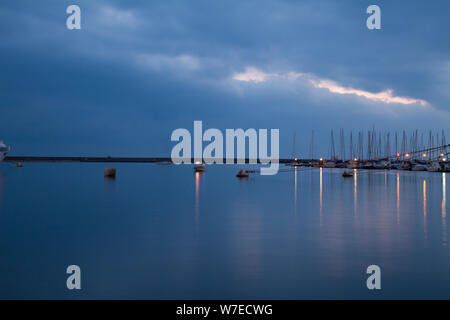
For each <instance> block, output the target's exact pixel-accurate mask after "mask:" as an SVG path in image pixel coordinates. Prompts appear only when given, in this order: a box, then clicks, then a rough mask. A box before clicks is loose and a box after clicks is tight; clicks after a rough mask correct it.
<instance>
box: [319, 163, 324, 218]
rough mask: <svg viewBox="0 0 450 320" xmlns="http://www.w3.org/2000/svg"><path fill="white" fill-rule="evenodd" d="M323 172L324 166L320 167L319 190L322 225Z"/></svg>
mask: <svg viewBox="0 0 450 320" xmlns="http://www.w3.org/2000/svg"><path fill="white" fill-rule="evenodd" d="M322 172H323V168H322V167H321V168H320V192H319V199H320V211H319V216H320V225H321V226H322V204H323V203H322V201H323V192H322Z"/></svg>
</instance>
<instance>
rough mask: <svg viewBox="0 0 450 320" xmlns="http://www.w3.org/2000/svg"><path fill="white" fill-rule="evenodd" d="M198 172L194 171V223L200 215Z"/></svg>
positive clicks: (196, 222)
mask: <svg viewBox="0 0 450 320" xmlns="http://www.w3.org/2000/svg"><path fill="white" fill-rule="evenodd" d="M200 174H201V173H200V172H195V224H196V225H198V219H199V217H200Z"/></svg>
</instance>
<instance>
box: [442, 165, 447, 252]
mask: <svg viewBox="0 0 450 320" xmlns="http://www.w3.org/2000/svg"><path fill="white" fill-rule="evenodd" d="M445 179H446V176H445V172H443V173H442V203H441V210H442V214H441V217H442V244H443V245H444V246H445V245H447V221H446V219H445V218H446V213H445V210H446V208H445V202H446V181H445Z"/></svg>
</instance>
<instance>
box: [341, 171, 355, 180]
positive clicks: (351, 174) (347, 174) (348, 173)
mask: <svg viewBox="0 0 450 320" xmlns="http://www.w3.org/2000/svg"><path fill="white" fill-rule="evenodd" d="M342 176H343V177H344V178H349V177H353V172H351V171H349V170H345V171H344V173H343V174H342Z"/></svg>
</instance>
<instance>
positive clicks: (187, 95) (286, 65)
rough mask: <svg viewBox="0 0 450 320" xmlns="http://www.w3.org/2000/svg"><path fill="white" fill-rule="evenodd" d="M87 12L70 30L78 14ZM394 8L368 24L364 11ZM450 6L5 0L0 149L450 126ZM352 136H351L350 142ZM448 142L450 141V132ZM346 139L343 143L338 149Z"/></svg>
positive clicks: (324, 137) (0, 5)
mask: <svg viewBox="0 0 450 320" xmlns="http://www.w3.org/2000/svg"><path fill="white" fill-rule="evenodd" d="M72 4H76V5H78V6H79V7H80V8H81V30H68V29H67V27H66V19H67V17H68V14H66V8H67V7H68V6H69V5H72ZM371 4H376V5H378V6H379V7H380V8H381V29H380V30H369V29H368V28H367V27H366V19H367V18H368V17H369V15H368V14H367V13H366V8H367V7H368V6H369V5H371ZM449 12H450V2H449V1H438V0H436V1H433V2H429V1H406V0H396V1H382V0H371V1H363V0H349V1H328V0H321V1H317V0H316V1H313V0H311V1H292V0H276V1H275V0H274V1H268V0H250V1H242V0H240V1H232V0H231V1H207V0H195V1H172V0H165V1H143V0H135V1H133V0H129V1H117V0H110V1H105V0H95V1H94V0H88V1H85V0H71V1H62V0H41V1H33V0H17V1H12V0H4V1H1V2H0V39H1V40H0V117H1V119H2V121H1V124H0V140H5V142H6V143H7V144H8V145H11V146H12V149H13V151H12V152H11V155H48V156H59V155H60V156H67V155H73V156H80V155H85V156H88V155H92V156H106V155H110V156H169V155H170V150H171V148H172V147H173V146H174V145H175V143H174V142H171V141H170V135H171V133H172V131H173V130H175V129H177V128H186V129H188V130H190V131H192V130H193V121H194V120H201V121H203V127H204V130H206V129H207V128H218V129H220V130H223V132H224V131H225V129H227V128H243V129H248V128H255V129H259V128H266V129H272V128H276V129H280V155H281V156H290V155H291V154H292V149H293V146H292V141H293V134H294V133H296V151H297V156H299V157H308V156H309V144H310V140H311V132H312V130H314V132H315V150H316V154H317V155H319V154H326V152H327V150H329V147H330V138H329V137H330V130H331V129H333V130H334V134H335V137H337V136H338V133H339V130H340V128H343V129H344V132H345V134H346V136H347V137H348V135H349V133H350V131H353V133H354V134H355V133H356V132H358V131H359V130H363V131H364V132H366V131H367V130H369V129H372V128H376V129H377V130H380V131H382V132H387V131H390V132H392V133H393V132H394V131H396V130H397V131H398V132H401V131H403V130H406V131H407V132H408V133H409V132H412V131H413V130H415V129H418V130H423V131H424V132H428V130H433V131H434V132H437V131H439V132H440V131H441V130H442V129H444V130H446V132H447V133H448V128H449V123H450V121H449V120H450V90H449V88H450V41H448V40H449V36H448V34H449V31H450V20H449V19H448V13H449ZM347 139H348V138H347ZM447 140H448V139H447ZM336 143H337V141H336Z"/></svg>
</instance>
